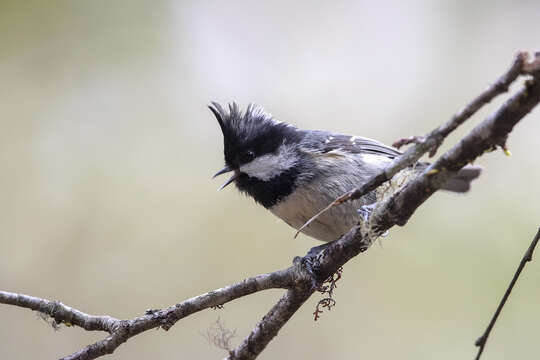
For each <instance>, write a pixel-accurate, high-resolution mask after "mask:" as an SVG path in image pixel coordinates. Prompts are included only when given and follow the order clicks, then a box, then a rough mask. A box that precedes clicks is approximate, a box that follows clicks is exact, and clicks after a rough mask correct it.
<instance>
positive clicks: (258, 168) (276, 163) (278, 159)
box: [240, 145, 298, 181]
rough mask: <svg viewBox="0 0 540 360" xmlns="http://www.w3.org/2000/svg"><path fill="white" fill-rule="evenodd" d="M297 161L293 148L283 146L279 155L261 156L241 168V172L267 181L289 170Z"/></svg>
mask: <svg viewBox="0 0 540 360" xmlns="http://www.w3.org/2000/svg"><path fill="white" fill-rule="evenodd" d="M297 161H298V157H297V155H296V153H295V151H294V149H293V148H292V147H291V146H287V145H281V146H280V147H279V151H278V152H277V153H275V154H266V155H263V156H259V157H257V158H255V159H253V160H252V161H250V162H248V163H247V164H244V165H242V166H240V172H243V173H244V174H247V175H248V176H251V177H254V178H257V179H259V180H262V181H267V180H270V179H272V178H273V177H276V176H278V175H280V174H281V173H283V172H284V171H287V170H289V169H290V168H291V167H293V166H294V165H295V164H296V162H297Z"/></svg>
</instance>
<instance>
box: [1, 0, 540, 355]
mask: <svg viewBox="0 0 540 360" xmlns="http://www.w3.org/2000/svg"><path fill="white" fill-rule="evenodd" d="M538 15H540V2H538V1H512V2H510V1H506V2H505V1H475V2H465V1H463V2H450V1H448V2H442V1H441V2H434V1H427V0H426V1H415V2H401V1H380V2H377V3H375V2H361V1H335V2H312V1H298V2H289V1H272V2H254V1H227V2H225V1H204V2H199V1H5V0H4V1H1V2H0V43H1V51H0V79H2V80H1V81H2V85H1V86H0V103H1V106H0V128H1V131H0V169H1V170H0V288H1V289H2V290H8V291H14V292H21V293H26V294H30V295H34V296H39V297H45V298H49V299H56V300H60V301H62V302H64V303H66V304H69V305H71V306H74V307H77V308H79V309H81V310H83V311H86V312H88V313H92V314H110V315H112V316H115V317H119V318H131V317H134V316H138V315H141V314H142V313H143V312H144V311H145V309H148V308H160V307H165V306H169V305H171V304H174V303H176V302H178V301H180V300H183V299H185V298H188V297H191V296H195V295H198V294H200V293H203V292H206V291H209V290H212V289H214V288H218V287H221V286H224V285H226V284H229V283H232V282H235V281H238V280H241V279H242V278H244V277H247V276H251V275H255V274H259V273H263V272H269V271H273V270H276V269H280V268H283V267H286V266H288V265H289V264H290V263H291V260H292V258H293V257H294V256H296V255H302V254H304V253H305V252H306V250H308V249H309V248H310V247H312V246H315V245H318V243H317V242H315V241H314V240H312V239H309V238H307V237H302V236H301V237H299V238H298V239H296V240H294V239H293V234H294V231H293V230H292V229H291V228H289V227H288V226H287V225H285V224H284V223H282V222H281V221H280V220H278V219H277V218H275V217H273V216H272V215H271V214H270V213H268V212H267V211H265V210H264V209H263V208H261V207H258V206H256V204H254V202H253V201H251V200H250V199H247V198H244V197H243V196H242V195H240V194H239V193H237V192H236V191H235V189H233V188H232V187H231V188H227V189H226V190H224V191H222V192H217V188H218V187H219V185H220V184H221V181H222V180H224V179H220V180H212V179H211V175H212V174H213V173H214V172H215V171H217V170H218V169H220V168H221V167H222V164H223V159H222V137H221V134H220V130H219V128H218V126H217V124H216V121H215V120H214V119H213V117H212V116H211V113H210V112H209V111H208V109H207V108H206V105H207V104H208V103H209V102H210V101H213V100H216V101H220V102H228V101H237V102H239V103H240V104H242V105H243V106H245V105H247V104H248V103H249V102H256V103H259V104H261V105H263V106H265V107H266V109H267V110H268V111H270V112H271V113H272V114H273V115H274V116H275V117H276V118H278V119H280V120H283V121H288V122H292V123H294V124H296V125H298V126H300V127H304V128H322V129H332V130H339V131H341V132H344V133H351V134H359V135H364V136H369V137H372V138H376V139H379V140H381V141H383V142H386V143H391V142H393V141H394V140H396V139H398V138H400V137H405V136H409V135H414V134H418V135H419V134H424V133H426V132H427V131H429V130H431V129H432V128H434V127H435V126H437V125H438V124H440V123H441V122H443V121H446V120H447V119H448V118H449V117H450V116H451V115H452V114H453V113H455V112H456V111H457V110H458V109H460V108H461V107H462V106H463V105H465V104H466V103H467V102H469V101H470V100H471V99H472V98H473V97H474V96H476V95H477V94H478V93H479V92H480V91H481V90H483V89H484V88H485V87H486V86H487V85H488V84H489V83H490V82H492V81H494V80H495V79H496V78H497V77H498V76H499V75H500V74H502V72H503V71H505V70H506V69H507V67H508V65H509V64H510V63H511V61H512V59H513V57H514V54H515V53H516V52H517V51H518V50H539V48H538V46H539V44H540V42H539V39H540V22H538ZM513 89H514V90H515V87H514V88H513ZM500 102H501V100H498V101H497V102H495V103H494V104H491V105H490V107H488V108H487V109H486V110H484V111H482V112H481V113H480V114H479V115H478V116H476V117H475V118H474V119H473V120H471V121H470V123H468V124H466V125H465V126H463V128H462V129H459V130H458V131H457V132H456V133H455V134H453V135H452V136H451V137H450V138H449V140H448V141H447V142H446V143H445V145H444V146H443V150H444V149H447V148H448V147H449V146H450V145H451V144H452V143H454V142H455V141H456V140H458V139H459V138H460V136H463V135H464V134H466V133H467V131H468V130H469V129H471V128H472V127H473V126H474V124H475V123H478V122H479V121H480V120H481V119H482V118H484V117H485V116H486V115H488V114H489V112H490V111H493V110H494V109H495V107H496V106H497V104H500ZM539 120H540V113H539V111H538V110H537V111H535V112H533V113H532V114H531V115H529V116H528V117H527V118H526V119H525V120H524V121H523V122H522V123H520V124H519V126H517V128H516V129H515V131H514V132H513V133H512V136H511V138H510V140H509V143H508V145H509V147H510V149H511V151H512V153H513V156H512V157H506V156H504V155H503V153H502V152H501V151H497V152H494V153H490V154H487V155H486V156H484V157H482V158H481V159H480V160H479V161H478V163H479V164H481V165H482V166H484V167H485V171H484V173H483V175H482V177H481V179H479V180H478V181H476V182H475V184H474V187H473V190H472V191H471V192H470V193H469V194H468V195H466V196H459V195H455V194H448V193H438V194H436V195H435V196H433V197H432V198H431V199H430V200H429V201H428V202H427V203H425V204H424V205H423V206H422V207H421V208H420V209H418V211H417V212H416V214H415V215H414V217H413V218H412V219H411V221H410V223H409V224H408V225H407V226H406V227H404V228H395V229H392V230H391V232H390V236H388V237H387V238H384V239H383V240H382V241H381V242H380V243H379V244H377V245H375V246H373V247H372V249H370V251H368V252H367V253H365V254H363V255H361V256H359V257H357V258H355V259H354V260H353V261H351V262H350V263H349V264H347V265H346V267H345V271H344V277H343V280H341V282H340V283H339V288H338V289H337V292H336V300H337V306H336V307H335V308H334V310H332V312H330V313H328V312H326V313H324V314H323V316H322V319H321V320H320V321H318V322H316V323H315V322H313V319H312V314H311V313H312V311H313V310H314V307H315V304H316V302H317V301H318V300H319V299H320V297H318V296H314V297H313V298H312V299H310V300H309V302H308V303H307V304H306V305H305V306H304V307H303V308H302V309H301V310H300V311H299V312H298V313H297V314H296V315H295V316H294V318H293V319H292V320H291V321H290V322H289V323H288V324H287V325H286V326H285V327H284V328H283V330H282V331H281V332H280V334H279V336H278V337H277V338H276V339H275V340H274V341H273V342H272V343H271V344H270V345H269V346H268V349H267V350H266V351H265V352H264V353H263V354H262V355H261V357H260V358H261V359H276V358H281V359H292V358H313V359H322V358H333V359H357V358H372V359H394V358H400V359H434V358H436V359H470V358H472V357H473V355H474V354H475V352H476V349H475V348H474V346H473V343H474V341H475V340H476V338H477V337H478V336H479V335H480V334H481V332H482V331H483V329H484V327H485V326H486V324H487V322H488V320H489V318H490V316H491V314H492V312H493V310H494V309H495V307H496V304H497V302H498V301H499V299H500V297H501V295H502V293H503V291H504V289H505V288H506V285H507V283H508V281H509V280H510V278H511V275H512V273H513V271H514V269H515V268H516V266H517V264H518V262H519V259H520V258H521V256H522V253H523V252H524V250H525V249H526V248H527V246H528V245H529V242H530V240H531V238H532V237H533V235H534V233H535V231H536V228H537V227H538V226H539V225H540V201H538V199H539V198H540V188H539V186H538V184H539V183H540V170H539V167H538V156H539V150H538V149H539V141H538V133H539V132H540V121H539ZM539 281H540V261H535V262H533V263H531V264H530V265H529V266H528V267H527V268H526V271H525V273H524V275H523V277H522V278H521V279H520V280H519V283H518V286H517V288H516V289H515V292H514V294H512V296H511V298H510V302H509V304H508V305H507V307H506V308H505V309H504V311H503V314H502V317H501V319H500V321H499V322H498V324H497V325H496V327H495V330H494V332H493V334H492V337H491V338H490V340H489V343H488V347H487V349H486V353H485V358H486V359H507V358H533V357H535V356H536V354H538V351H539V348H538V346H539V345H538V331H539V330H540V325H539V324H540V309H539V307H538V304H539V302H540V288H539V286H538V284H539ZM281 293H282V292H281V291H267V292H264V293H259V294H255V295H252V296H249V297H246V298H243V299H239V300H237V301H234V302H232V303H229V304H226V305H225V309H223V310H219V311H214V310H208V311H204V312H201V313H198V314H195V315H193V316H191V317H189V318H187V319H185V320H182V321H181V322H179V323H178V324H177V325H176V326H174V327H173V328H172V329H171V330H170V331H169V332H164V331H149V332H147V333H145V334H142V335H140V336H137V337H136V338H133V339H131V340H129V341H128V343H127V344H125V345H123V346H121V347H120V348H119V349H118V350H117V351H116V352H115V353H114V355H113V356H112V357H111V358H115V359H148V358H152V359H176V358H177V359H186V358H197V359H217V358H222V357H224V356H225V353H224V352H223V351H222V350H220V349H217V348H215V347H213V346H212V345H209V344H208V342H207V341H206V339H205V337H204V336H203V335H202V334H204V333H205V332H206V331H207V329H208V328H209V327H211V325H212V323H214V322H215V321H216V319H217V318H218V317H220V319H221V321H222V322H223V323H225V325H226V326H227V327H228V328H230V329H236V330H237V337H236V338H235V339H234V340H233V342H232V345H234V346H235V345H238V343H239V342H240V341H241V340H242V339H243V338H244V337H245V336H246V335H247V334H248V332H249V331H250V330H251V329H252V328H253V326H254V325H255V323H256V322H257V321H258V320H259V319H260V318H261V317H262V315H263V314H264V313H266V311H267V310H268V309H269V307H270V306H271V305H272V304H273V303H274V302H275V301H276V300H277V299H278V298H279V297H280V295H281ZM0 317H1V318H2V324H3V325H2V326H0V358H2V359H28V358H42V359H53V358H57V357H60V356H62V355H67V354H69V353H71V352H74V351H76V350H78V349H80V348H81V347H83V346H84V345H87V344H89V343H90V342H93V341H96V340H98V339H101V338H102V337H103V336H104V333H89V332H85V331H82V330H80V329H73V328H62V329H61V330H60V331H57V332H55V331H53V330H52V329H51V327H50V326H48V325H47V324H46V323H45V322H43V321H42V320H40V319H39V318H38V317H37V316H36V315H35V314H34V313H32V312H30V311H28V310H24V309H20V308H16V307H12V306H5V305H0Z"/></svg>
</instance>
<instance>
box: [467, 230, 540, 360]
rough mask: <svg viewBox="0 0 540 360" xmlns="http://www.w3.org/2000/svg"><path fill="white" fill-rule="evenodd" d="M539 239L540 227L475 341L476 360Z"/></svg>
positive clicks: (480, 354) (482, 350)
mask: <svg viewBox="0 0 540 360" xmlns="http://www.w3.org/2000/svg"><path fill="white" fill-rule="evenodd" d="M538 240H540V228H538V232H537V233H536V236H535V237H534V239H533V241H532V242H531V245H529V248H528V249H527V251H525V254H523V258H521V261H520V263H519V266H518V268H517V270H516V272H515V273H514V277H513V278H512V281H510V284H509V285H508V288H507V289H506V291H505V293H504V296H503V297H502V299H501V302H500V303H499V306H497V310H495V313H494V314H493V316H492V317H491V320H490V321H489V324H488V326H487V328H486V330H485V331H484V333H483V334H482V336H480V337H479V338H478V340H476V342H475V343H474V345H475V346H478V353H477V354H476V360H479V359H480V356H482V353H483V352H484V348H485V346H486V343H487V339H488V337H489V334H490V333H491V330H492V329H493V326H494V325H495V322H496V321H497V318H498V317H499V315H500V314H501V311H502V309H503V307H504V305H505V304H506V300H508V297H509V296H510V293H512V289H513V288H514V285H515V284H516V282H517V280H518V278H519V275H521V271H523V268H524V267H525V265H527V263H528V262H529V261H532V256H533V252H534V249H535V247H536V244H538Z"/></svg>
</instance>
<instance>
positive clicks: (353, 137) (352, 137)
mask: <svg viewBox="0 0 540 360" xmlns="http://www.w3.org/2000/svg"><path fill="white" fill-rule="evenodd" d="M356 139H358V136H351V142H352V143H353V144H354V142H355V141H356Z"/></svg>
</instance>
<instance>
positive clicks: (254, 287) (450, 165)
mask: <svg viewBox="0 0 540 360" xmlns="http://www.w3.org/2000/svg"><path fill="white" fill-rule="evenodd" d="M526 59H527V57H526V54H525V53H520V54H518V56H517V57H516V59H515V61H514V62H513V64H512V66H511V67H510V69H509V70H508V71H507V72H506V73H505V74H504V75H503V76H502V77H501V78H500V79H499V80H498V81H497V82H496V83H495V84H493V85H492V86H490V87H489V88H488V89H487V90H486V91H485V92H483V93H482V94H481V95H480V96H479V97H477V98H476V99H475V100H474V101H473V102H471V103H470V104H469V105H467V106H466V107H465V108H464V109H463V110H462V111H460V112H459V113H458V114H456V115H455V116H454V117H453V118H452V119H450V120H449V121H448V122H447V123H446V124H444V125H442V126H440V127H439V128H437V129H435V130H434V131H432V132H431V133H430V134H428V135H427V136H426V137H422V138H416V141H415V142H416V144H415V145H414V146H412V147H411V148H410V149H408V150H407V151H406V152H405V153H404V154H403V155H401V156H400V157H398V158H396V159H395V160H394V161H393V162H392V163H391V164H390V166H388V167H387V168H386V169H384V170H383V171H380V172H379V173H377V174H375V175H374V176H373V177H372V178H371V179H370V180H369V181H368V182H367V183H366V184H364V185H363V186H362V187H360V188H359V189H355V190H354V191H352V192H349V193H348V194H345V195H344V196H342V197H340V198H339V199H337V200H336V201H335V202H334V203H335V204H339V203H341V202H344V201H347V200H350V199H357V198H359V197H361V196H363V195H364V194H365V193H367V192H369V191H371V190H373V189H375V188H376V187H377V186H379V185H381V184H382V183H383V182H385V181H387V180H389V179H391V178H392V177H393V176H394V175H395V174H396V173H398V172H399V171H400V170H402V169H404V168H405V167H407V166H410V165H412V164H414V163H415V162H416V161H418V159H419V158H420V157H421V156H422V155H423V154H425V153H426V152H428V151H431V153H432V154H434V152H435V151H436V150H437V148H438V147H439V145H440V144H441V142H442V141H443V139H444V138H445V137H446V136H447V135H448V134H449V133H450V132H452V131H453V130H454V129H455V128H457V127H458V126H459V125H460V124H462V123H463V122H464V121H466V119H468V118H469V117H470V116H471V115H473V114H474V113H475V112H476V111H477V110H478V109H479V108H480V107H482V106H483V105H484V104H486V103H488V102H489V101H491V99H493V98H494V97H495V96H497V95H498V94H500V93H502V92H504V91H506V90H507V88H508V86H509V85H510V84H511V83H512V82H513V81H514V80H515V79H516V78H517V77H518V75H519V74H529V75H533V76H532V79H529V80H528V81H527V82H526V83H525V85H524V86H523V87H522V88H521V89H520V90H519V91H518V92H517V93H516V94H515V95H514V96H512V97H511V98H510V99H509V100H508V101H507V102H506V103H505V104H503V105H502V106H501V107H500V108H499V109H498V110H497V111H496V112H495V113H494V114H493V115H491V116H490V117H488V118H487V119H485V120H484V121H483V122H482V123H481V124H479V125H478V126H477V127H476V128H475V129H473V130H472V131H471V132H470V133H469V134H468V135H467V136H466V137H464V138H463V139H462V140H461V141H460V142H459V143H458V144H457V145H455V146H454V147H453V148H452V149H450V150H449V151H447V152H446V153H445V154H443V155H442V156H441V157H440V158H439V159H437V160H436V161H435V162H434V163H433V164H432V165H431V166H430V167H429V168H428V169H426V170H425V171H424V172H423V173H422V174H420V175H419V176H417V177H416V178H414V179H413V180H411V181H409V182H408V183H407V184H406V185H405V186H404V187H403V188H401V189H400V190H399V191H397V192H396V193H394V194H393V195H392V196H391V197H389V198H388V199H387V200H386V201H384V202H382V203H381V204H378V206H377V208H376V209H375V210H374V212H373V214H372V215H371V217H370V219H369V221H367V222H365V223H361V224H360V225H358V226H356V227H354V228H353V229H351V230H350V231H349V232H348V233H347V234H345V235H344V236H342V237H341V238H340V239H338V240H336V241H334V242H332V243H329V244H328V246H327V247H326V248H325V250H324V251H322V252H320V253H319V254H318V255H316V256H315V257H312V256H311V255H310V254H309V253H308V255H307V256H305V257H303V258H300V257H297V258H295V260H294V262H293V266H291V267H289V268H287V269H283V270H279V271H275V272H272V273H268V274H263V275H258V276H255V277H251V278H248V279H246V280H244V281H242V282H239V283H236V284H233V285H229V286H227V287H224V288H221V289H217V290H214V291H211V292H208V293H206V294H202V295H199V296H196V297H194V298H191V299H188V300H185V301H183V302H181V303H178V304H176V305H174V306H171V307H169V308H166V309H161V310H148V311H147V312H146V314H145V315H143V316H140V317H136V318H133V319H130V320H119V319H115V318H112V317H109V316H94V315H89V314H85V313H83V312H81V311H79V310H76V309H72V308H70V307H68V306H66V305H63V304H62V303H59V302H56V301H49V300H45V299H40V298H35V297H31V296H27V295H20V294H14V293H9V292H5V291H0V303H4V304H10V305H16V306H20V307H24V308H28V309H32V310H36V311H39V312H42V313H45V314H47V315H49V316H51V317H52V318H53V319H54V321H55V322H57V323H65V324H69V325H76V326H80V327H82V328H84V329H86V330H103V331H107V332H109V335H108V336H107V337H106V338H105V339H103V340H101V341H98V342H96V343H94V344H91V345H88V346H87V347H85V348H84V349H82V350H80V351H78V352H76V353H74V354H72V355H69V356H67V357H65V358H64V359H70V360H83V359H84V360H88V359H95V358H98V357H100V356H102V355H105V354H110V353H112V352H113V351H114V350H115V349H116V348H117V347H118V346H120V345H121V344H122V343H124V342H126V341H127V340H128V339H129V338H131V337H133V336H135V335H137V334H139V333H141V332H144V331H147V330H149V329H152V328H159V327H161V328H163V329H165V330H168V329H169V328H170V327H171V326H173V325H174V324H175V323H176V322H177V321H178V320H180V319H182V318H184V317H186V316H189V315H191V314H193V313H195V312H198V311H201V310H204V309H207V308H209V307H214V306H220V305H222V304H225V303H227V302H229V301H231V300H234V299H237V298H239V297H242V296H246V295H249V294H252V293H255V292H258V291H262V290H266V289H270V288H283V289H287V291H286V293H285V295H284V296H283V297H282V298H281V299H280V300H279V301H278V303H277V304H276V305H274V306H273V307H272V309H270V311H269V312H268V313H267V314H266V315H265V316H264V317H263V318H262V319H261V320H260V322H259V323H258V324H257V326H256V327H255V328H254V329H253V330H252V332H251V333H250V334H249V336H248V337H247V338H246V339H245V340H244V341H243V343H242V344H241V345H240V346H238V347H237V348H236V349H234V350H231V351H230V353H229V359H231V360H237V359H255V358H256V357H257V356H258V354H260V353H261V352H262V351H263V350H264V348H265V347H266V346H267V344H268V343H269V342H270V341H271V340H272V339H273V338H274V337H275V336H276V335H277V333H278V331H279V330H280V329H281V328H282V327H283V325H284V324H286V322H287V321H288V320H289V319H290V318H291V317H292V316H293V314H294V313H295V312H296V311H297V310H298V309H299V308H300V307H301V306H302V304H303V303H304V302H305V301H306V300H307V299H308V298H309V297H310V296H311V295H312V294H313V293H314V292H315V291H316V290H317V288H318V287H319V286H320V284H322V283H323V282H324V281H325V280H326V279H328V278H329V277H330V276H332V275H333V274H334V273H335V272H336V271H337V269H339V268H340V267H341V266H342V265H343V264H345V263H346V262H347V261H349V260H350V259H351V258H353V257H354V256H356V255H358V254H359V253H361V252H363V251H365V250H367V249H368V248H369V246H370V245H371V244H372V242H373V241H374V240H375V239H376V238H377V237H378V236H379V235H380V234H381V233H383V232H384V231H386V230H387V229H390V228H391V227H392V226H394V225H396V224H397V225H404V224H405V223H406V222H407V220H408V219H409V218H410V217H411V216H412V214H413V213H414V211H415V210H416V209H417V208H418V207H419V206H420V205H421V204H422V203H423V202H424V201H425V200H426V199H427V198H428V197H429V196H431V195H432V194H433V193H434V192H435V191H437V190H438V189H439V188H440V186H441V184H442V183H444V181H445V180H446V179H447V178H448V177H449V176H451V175H452V174H453V173H454V172H456V171H458V170H459V169H460V168H462V167H463V166H465V165H466V164H467V163H469V162H472V161H473V160H474V159H476V158H477V157H478V156H480V155H482V154H483V153H484V152H485V151H488V150H492V149H493V148H494V147H495V146H503V147H504V145H505V141H506V137H507V136H508V134H509V133H510V132H511V131H512V129H513V127H514V126H515V124H516V123H517V122H519V121H520V120H521V119H522V118H523V117H524V116H525V115H526V114H527V113H528V112H529V111H531V109H532V108H533V107H534V106H536V104H537V103H538V102H540V84H539V78H540V54H536V58H535V59H534V61H532V62H527V61H526ZM418 139H420V140H418Z"/></svg>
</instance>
